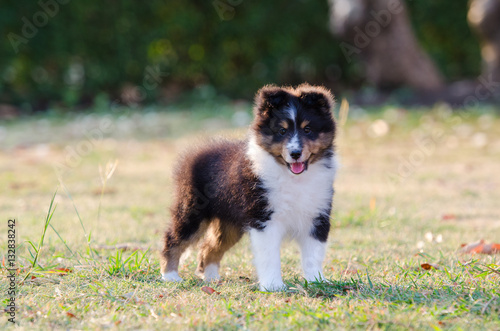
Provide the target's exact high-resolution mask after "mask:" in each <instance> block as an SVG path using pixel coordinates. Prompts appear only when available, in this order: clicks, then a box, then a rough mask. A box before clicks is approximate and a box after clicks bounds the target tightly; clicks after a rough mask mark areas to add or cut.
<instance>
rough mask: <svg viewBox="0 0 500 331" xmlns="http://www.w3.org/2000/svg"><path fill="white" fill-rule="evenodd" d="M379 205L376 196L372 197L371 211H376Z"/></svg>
mask: <svg viewBox="0 0 500 331" xmlns="http://www.w3.org/2000/svg"><path fill="white" fill-rule="evenodd" d="M376 206H377V200H376V199H375V198H374V197H371V198H370V211H374V210H375V207H376Z"/></svg>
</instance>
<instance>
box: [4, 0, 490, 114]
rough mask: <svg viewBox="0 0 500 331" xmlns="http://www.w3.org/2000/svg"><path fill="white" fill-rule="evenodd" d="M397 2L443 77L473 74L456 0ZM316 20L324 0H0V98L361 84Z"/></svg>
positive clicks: (471, 46) (27, 108)
mask: <svg viewBox="0 0 500 331" xmlns="http://www.w3.org/2000/svg"><path fill="white" fill-rule="evenodd" d="M407 5H408V9H409V12H410V15H411V20H412V24H413V27H414V29H415V33H416V35H417V37H418V39H419V41H420V43H421V45H422V47H423V48H424V49H425V50H426V51H427V52H428V54H429V55H430V56H431V57H432V58H433V60H434V61H435V62H436V64H437V65H438V67H439V70H440V71H441V72H442V73H443V74H444V76H445V78H446V80H447V81H456V80H460V79H464V78H470V77H476V76H477V75H478V74H479V73H480V70H481V57H480V49H479V44H478V41H477V39H476V38H475V36H474V35H473V34H472V32H471V30H470V28H469V26H468V24H467V20H466V14H467V9H468V6H467V1H466V0H459V1H454V2H450V1H443V0H440V1H408V2H407ZM44 13H45V14H44ZM44 15H45V16H44ZM34 23H37V24H34ZM30 25H31V26H30ZM37 25H38V26H39V27H37ZM328 25H329V8H328V3H327V1H311V0H288V1H284V0H278V1H272V2H267V1H266V2H264V1H258V2H255V1H244V0H227V1H218V0H216V1H213V2H212V1H185V0H183V1H181V0H169V1H160V0H149V1H144V2H140V3H139V2H137V1H132V0H120V1H106V2H103V1H97V0H87V1H84V2H83V1H71V0H64V1H63V0H60V1H55V0H45V1H44V0H42V1H41V2H38V1H27V0H22V1H19V0H18V1H16V0H7V1H5V0H4V1H3V3H2V7H1V11H0V31H2V38H1V39H0V103H3V104H9V105H15V106H16V107H19V108H20V109H21V111H22V112H23V113H31V112H33V111H37V110H45V109H49V108H52V109H59V110H61V111H66V110H68V109H75V107H76V108H78V109H86V108H87V107H89V106H90V105H92V104H93V103H95V102H96V100H101V101H104V102H106V101H109V102H112V101H113V100H115V99H121V100H123V96H124V95H125V96H126V97H125V99H126V98H127V95H128V98H129V99H130V100H131V102H141V103H147V102H158V103H168V102H174V101H176V100H178V99H179V98H182V96H183V95H185V93H186V92H187V91H190V90H191V89H192V88H194V87H196V86H208V87H210V88H211V89H212V90H213V91H217V94H218V95H222V96H227V97H229V98H231V99H237V98H243V99H251V98H252V96H253V94H254V93H255V91H256V89H258V88H259V87H260V86H262V85H263V84H267V83H275V84H297V83H300V82H303V81H308V82H310V83H317V84H324V85H326V86H328V87H330V88H335V89H336V91H342V90H347V89H352V88H360V87H362V85H363V84H364V83H363V72H362V70H361V69H360V66H359V64H357V63H356V62H351V63H347V61H346V60H345V58H344V56H343V54H342V51H341V49H340V47H339V41H338V40H336V39H335V37H334V36H333V35H332V34H331V33H330V31H329V28H328ZM23 29H24V30H23ZM26 32H27V33H26ZM23 33H24V34H23ZM26 35H29V36H30V37H29V38H25V36H26ZM131 87H139V88H138V89H137V88H136V89H131ZM127 91H129V93H128V94H127Z"/></svg>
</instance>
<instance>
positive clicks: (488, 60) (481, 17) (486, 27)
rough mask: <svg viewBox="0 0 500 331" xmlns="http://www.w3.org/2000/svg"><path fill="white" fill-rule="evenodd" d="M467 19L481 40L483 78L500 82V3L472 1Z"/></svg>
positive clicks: (496, 1)
mask: <svg viewBox="0 0 500 331" xmlns="http://www.w3.org/2000/svg"><path fill="white" fill-rule="evenodd" d="M467 19H468V21H469V24H470V25H471V26H472V27H473V28H474V29H475V30H476V31H477V33H478V34H479V37H480V39H481V44H482V45H481V56H482V57H483V77H485V78H487V79H491V80H492V81H494V82H500V1H498V0H472V1H471V2H470V6H469V12H468V13H467ZM497 93H500V92H499V91H497Z"/></svg>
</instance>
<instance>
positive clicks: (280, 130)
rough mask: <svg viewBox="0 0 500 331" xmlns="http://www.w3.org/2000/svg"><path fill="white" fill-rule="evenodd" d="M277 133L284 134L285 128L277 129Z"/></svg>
mask: <svg viewBox="0 0 500 331" xmlns="http://www.w3.org/2000/svg"><path fill="white" fill-rule="evenodd" d="M278 133H279V134H280V135H282V136H284V135H285V133H286V129H285V128H281V129H279V131H278Z"/></svg>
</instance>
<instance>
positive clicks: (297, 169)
mask: <svg viewBox="0 0 500 331" xmlns="http://www.w3.org/2000/svg"><path fill="white" fill-rule="evenodd" d="M286 164H287V166H288V169H290V171H291V172H292V173H293V174H295V175H300V174H301V173H303V172H304V171H305V170H306V169H307V162H292V163H288V162H287V163H286Z"/></svg>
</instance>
